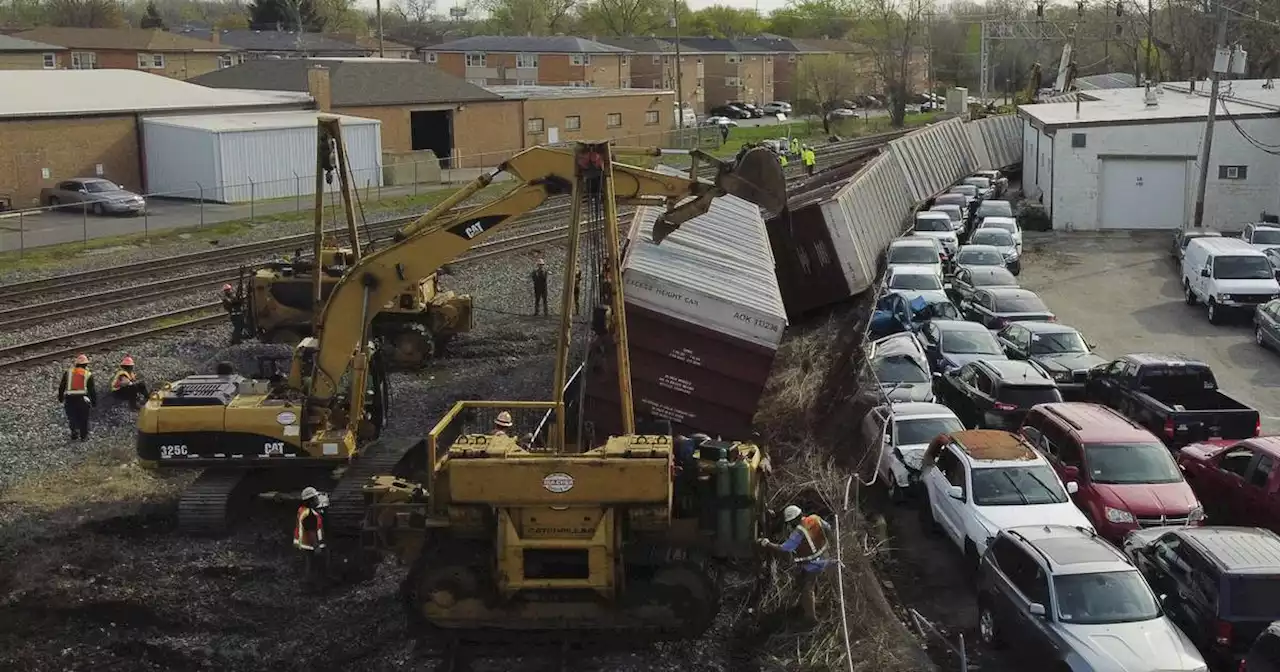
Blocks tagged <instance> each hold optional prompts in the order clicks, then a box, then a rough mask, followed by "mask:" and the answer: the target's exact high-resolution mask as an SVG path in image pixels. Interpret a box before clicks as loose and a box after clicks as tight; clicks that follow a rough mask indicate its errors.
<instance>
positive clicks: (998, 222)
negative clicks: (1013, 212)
mask: <svg viewBox="0 0 1280 672" xmlns="http://www.w3.org/2000/svg"><path fill="white" fill-rule="evenodd" d="M988 228H997V229H1004V230H1005V231H1008V232H1009V235H1011V236H1013V245H1014V247H1016V248H1017V250H1018V256H1022V227H1021V226H1018V220H1017V219H1014V218H1013V217H1000V216H998V215H990V216H987V217H983V218H982V221H981V222H978V226H977V230H978V231H981V230H983V229H988Z"/></svg>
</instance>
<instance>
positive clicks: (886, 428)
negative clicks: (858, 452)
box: [862, 401, 964, 502]
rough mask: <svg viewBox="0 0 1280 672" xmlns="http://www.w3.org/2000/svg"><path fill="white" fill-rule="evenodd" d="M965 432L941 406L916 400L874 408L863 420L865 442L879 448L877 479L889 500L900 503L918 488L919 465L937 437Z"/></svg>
mask: <svg viewBox="0 0 1280 672" xmlns="http://www.w3.org/2000/svg"><path fill="white" fill-rule="evenodd" d="M963 430H964V423H962V422H960V418H957V417H956V414H955V413H952V412H951V409H949V408H947V407H946V406H943V405H942V404H932V403H924V402H918V401H913V402H906V403H894V404H886V405H884V406H877V407H876V408H873V409H871V412H870V413H868V414H867V415H866V417H865V418H863V420H862V440H863V442H864V443H865V444H866V445H868V446H879V449H878V450H879V455H880V460H879V462H878V463H877V464H876V472H877V474H878V475H877V478H878V479H879V481H880V482H881V483H883V484H884V487H885V490H886V491H887V492H888V494H889V499H890V501H893V502H901V501H903V500H904V499H906V498H907V496H908V495H910V494H912V493H913V491H914V490H915V489H916V488H917V487H919V485H920V465H921V463H922V462H923V461H924V453H925V450H927V449H928V448H929V442H930V441H933V439H934V437H936V436H938V435H939V434H946V433H948V432H959V431H963Z"/></svg>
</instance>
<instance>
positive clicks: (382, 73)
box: [190, 58, 502, 107]
mask: <svg viewBox="0 0 1280 672" xmlns="http://www.w3.org/2000/svg"><path fill="white" fill-rule="evenodd" d="M317 65H322V66H324V67H326V68H328V69H329V90H330V92H331V95H332V101H331V102H332V104H333V105H334V106H337V107H341V106H344V105H346V106H351V105H418V104H427V103H454V102H471V101H484V100H501V99H502V98H501V96H499V95H498V94H496V93H493V92H491V91H486V90H485V89H483V88H481V87H479V86H476V85H474V84H471V83H469V82H467V81H466V80H464V79H461V78H458V77H454V76H453V75H450V74H448V73H446V72H444V71H441V70H439V69H437V68H435V67H433V66H430V65H427V64H425V63H420V62H418V61H410V60H405V59H392V58H386V59H384V58H376V59H370V58H323V59H321V58H289V59H268V60H256V61H248V62H245V63H243V64H241V65H237V66H235V67H233V68H224V69H222V70H215V71H213V72H210V73H207V74H204V75H200V76H199V77H194V78H192V79H191V80H190V81H191V82H193V83H196V84H200V85H201V86H209V87H214V88H217V89H262V90H267V91H307V90H308V88H307V71H308V70H309V69H310V68H312V67H313V66H317Z"/></svg>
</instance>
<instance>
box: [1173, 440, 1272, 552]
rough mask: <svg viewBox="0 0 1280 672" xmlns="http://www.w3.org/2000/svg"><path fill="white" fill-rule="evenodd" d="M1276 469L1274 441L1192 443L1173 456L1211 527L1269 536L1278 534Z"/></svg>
mask: <svg viewBox="0 0 1280 672" xmlns="http://www.w3.org/2000/svg"><path fill="white" fill-rule="evenodd" d="M1278 463H1280V436H1259V437H1255V438H1252V439H1245V440H1243V441H1223V440H1217V441H1208V442H1204V443H1193V444H1191V445H1189V446H1183V448H1182V450H1180V451H1178V464H1179V465H1180V466H1181V467H1182V470H1183V471H1184V472H1186V474H1187V480H1188V481H1189V482H1190V483H1191V485H1192V487H1194V488H1195V489H1196V494H1198V495H1199V496H1200V498H1201V499H1202V500H1204V503H1205V505H1206V506H1208V507H1209V510H1210V511H1212V512H1213V517H1214V522H1215V523H1218V522H1222V523H1225V524H1232V525H1248V526H1251V527H1265V528H1267V529H1269V530H1272V531H1274V532H1280V468H1277V467H1278V466H1280V464H1278ZM1220 518H1221V520H1220Z"/></svg>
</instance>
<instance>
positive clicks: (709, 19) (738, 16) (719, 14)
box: [682, 5, 764, 38]
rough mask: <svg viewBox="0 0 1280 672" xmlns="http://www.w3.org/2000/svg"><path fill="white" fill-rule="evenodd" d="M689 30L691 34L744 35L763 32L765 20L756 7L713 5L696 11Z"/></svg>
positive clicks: (712, 35)
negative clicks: (742, 7) (741, 7)
mask: <svg viewBox="0 0 1280 672" xmlns="http://www.w3.org/2000/svg"><path fill="white" fill-rule="evenodd" d="M682 26H683V24H682ZM687 30H688V33H689V34H691V35H707V36H710V37H731V38H732V37H744V36H747V35H759V34H760V33H761V32H763V31H764V20H763V19H761V18H760V15H759V14H758V13H756V11H755V10H754V9H738V8H737V7H729V6H727V5H712V6H710V7H707V8H705V9H700V10H698V11H696V12H694V13H693V24H692V25H691V26H689V27H688V28H687Z"/></svg>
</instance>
